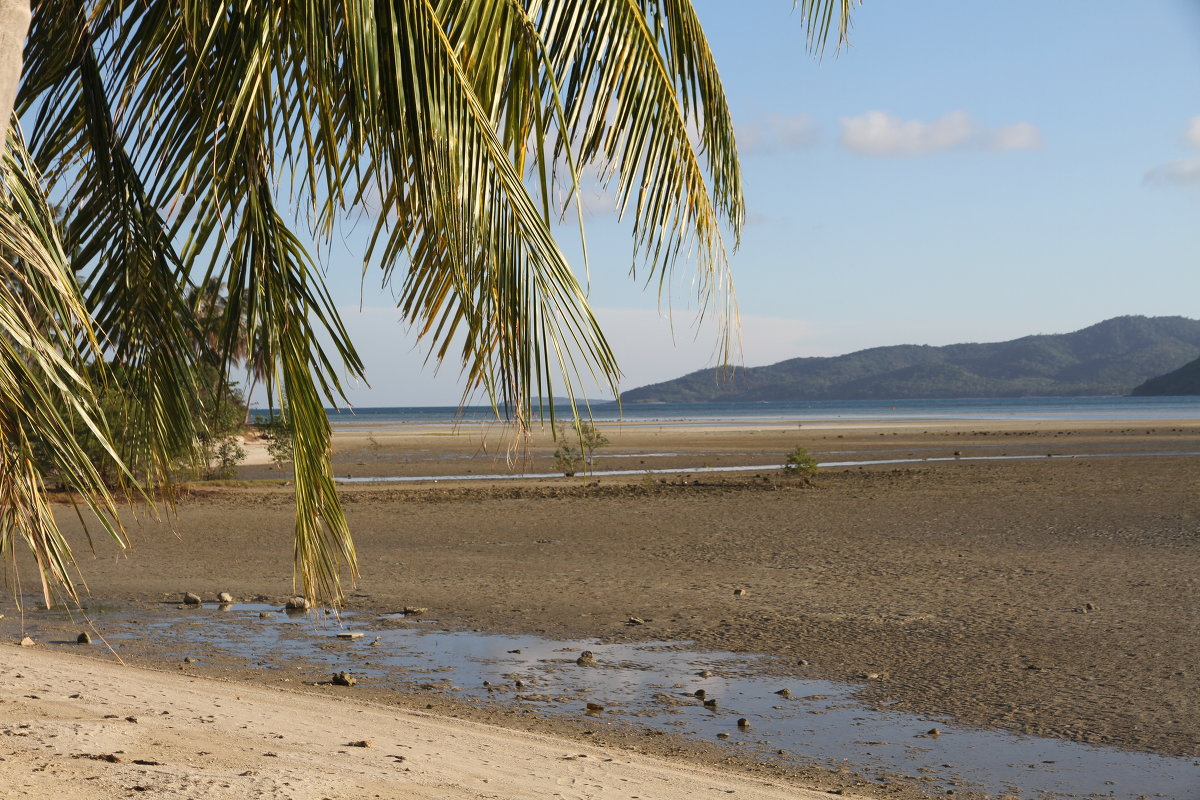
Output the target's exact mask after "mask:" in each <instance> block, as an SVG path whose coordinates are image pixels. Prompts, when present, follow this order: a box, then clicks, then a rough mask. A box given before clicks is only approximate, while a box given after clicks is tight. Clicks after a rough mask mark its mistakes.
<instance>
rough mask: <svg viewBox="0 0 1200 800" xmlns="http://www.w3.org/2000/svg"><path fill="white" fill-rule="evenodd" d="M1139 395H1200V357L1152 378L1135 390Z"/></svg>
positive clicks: (1135, 393)
mask: <svg viewBox="0 0 1200 800" xmlns="http://www.w3.org/2000/svg"><path fill="white" fill-rule="evenodd" d="M1133 394H1134V395H1135V396H1139V397H1148V396H1151V395H1176V396H1180V397H1182V396H1187V395H1200V358H1197V359H1196V360H1195V361H1189V362H1188V363H1186V364H1184V365H1183V366H1182V367H1180V368H1179V369H1177V370H1173V371H1171V372H1168V373H1167V374H1166V375H1159V376H1158V377H1157V378H1151V379H1150V380H1148V381H1146V382H1145V383H1143V384H1142V385H1141V386H1138V387H1136V388H1135V389H1134V390H1133Z"/></svg>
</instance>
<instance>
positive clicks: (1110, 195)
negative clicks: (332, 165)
mask: <svg viewBox="0 0 1200 800" xmlns="http://www.w3.org/2000/svg"><path fill="white" fill-rule="evenodd" d="M693 2H694V5H695V7H696V9H697V13H698V14H699V17H700V20H701V23H702V24H703V26H704V28H705V30H706V31H707V34H708V39H709V43H710V46H711V47H712V50H713V53H714V56H715V59H716V62H717V66H718V68H719V69H720V72H721V77H722V81H723V83H724V86H725V91H726V95H727V97H728V100H729V103H730V106H731V109H732V112H733V117H734V124H735V127H736V130H737V136H738V143H739V152H740V157H741V165H742V172H743V180H744V185H745V196H746V205H747V214H748V219H747V225H746V227H745V229H744V231H743V236H742V243H741V247H740V248H739V249H738V250H737V251H736V252H733V253H731V254H730V265H731V269H732V272H733V276H734V282H735V286H736V297H737V301H738V308H739V312H740V316H741V350H740V353H737V354H735V355H734V358H733V361H734V363H735V364H740V365H743V366H760V365H764V364H771V363H775V362H778V361H782V360H784V359H788V358H794V357H797V356H831V355H840V354H843V353H849V352H853V351H856V350H861V349H864V348H868V347H877V346H884V345H895V344H930V345H940V344H950V343H954V342H989V341H1003V340H1006V339H1013V338H1017V337H1019V336H1024V335H1028V334H1034V333H1064V332H1068V331H1072V330H1077V329H1079V328H1083V327H1086V326H1088V325H1091V324H1094V323H1096V322H1099V321H1101V320H1104V319H1107V318H1109V317H1114V316H1119V315H1125V314H1144V315H1148V316H1158V315H1182V316H1188V317H1193V318H1195V317H1198V316H1200V312H1198V310H1197V302H1198V300H1200V270H1198V269H1197V268H1196V267H1197V260H1198V256H1200V224H1197V217H1198V216H1200V96H1198V93H1197V87H1198V86H1200V81H1198V80H1197V79H1198V78H1200V3H1196V2H1189V1H1188V0H1144V1H1143V2H1141V3H1137V4H1129V3H1098V2H1095V0H1055V2H1050V3H1048V2H1045V0H973V2H969V3H963V2H961V0H957V1H955V2H950V1H949V0H922V2H918V3H896V2H883V1H882V0H866V3H865V4H864V5H863V6H861V7H858V8H857V9H856V10H855V15H854V22H853V27H852V29H851V31H850V43H849V45H848V46H845V47H842V48H841V49H840V50H839V51H838V52H836V53H835V52H834V50H833V48H832V47H830V48H829V49H828V50H827V51H826V52H825V54H824V56H823V57H821V58H817V57H815V56H813V55H811V54H810V53H808V52H807V51H806V49H805V35H804V31H803V29H802V27H801V24H800V19H799V17H798V16H797V15H796V14H795V13H793V11H792V3H791V2H790V0H743V2H737V3H734V2H729V0H693ZM589 207H590V208H592V209H593V210H592V211H590V212H589V215H588V218H587V236H588V252H589V257H590V261H591V284H590V286H591V288H590V302H591V304H592V306H593V308H594V310H595V311H596V314H597V317H598V318H599V320H600V323H601V325H602V326H603V327H604V329H605V332H606V334H607V335H608V338H609V341H610V343H611V345H612V347H613V349H614V351H615V353H616V356H617V359H618V362H619V363H620V366H621V368H622V371H623V373H624V375H623V378H622V380H621V384H620V388H621V389H623V390H628V389H632V388H636V387H638V386H642V385H645V384H647V383H653V382H657V381H662V380H669V379H671V378H674V377H678V376H680V375H683V374H685V373H688V372H692V371H694V370H697V369H702V368H706V367H712V366H713V365H715V364H716V363H717V352H716V350H715V344H716V341H717V339H716V332H715V331H716V326H715V321H714V320H713V319H711V318H708V319H707V320H705V321H703V322H700V323H699V324H698V323H697V315H696V300H695V291H694V289H693V288H692V284H691V281H690V279H691V277H692V276H693V275H694V271H693V270H692V268H691V265H690V264H689V263H687V262H681V263H680V264H678V265H677V267H676V270H675V280H674V281H673V285H672V286H671V291H670V295H669V298H663V299H661V301H660V298H659V296H658V294H657V292H656V291H655V290H654V288H653V287H651V288H650V289H645V288H644V287H643V286H642V285H641V283H639V282H637V281H634V280H631V279H630V277H629V275H628V267H629V264H630V256H631V252H632V241H631V238H630V228H629V226H628V225H627V224H624V223H620V222H618V220H617V219H616V217H615V215H614V214H612V213H608V212H606V211H604V210H603V209H602V208H600V209H597V208H596V204H589ZM560 234H561V236H562V239H563V247H564V250H565V251H566V252H567V253H568V255H571V256H572V257H573V260H574V262H575V263H579V261H580V259H579V258H578V253H577V250H578V248H577V246H576V245H575V236H576V234H574V233H573V231H572V230H571V229H570V228H569V227H567V228H564V229H562V230H561V231H560ZM361 247H362V243H361V241H359V240H358V239H356V238H355V236H353V235H351V236H347V237H346V238H345V239H344V241H341V242H339V243H338V244H337V245H335V247H334V248H333V249H332V251H329V252H328V254H327V258H326V259H325V260H326V264H327V267H328V278H329V282H330V286H331V290H332V292H333V296H334V298H335V300H336V302H337V304H338V306H339V308H340V309H341V310H342V312H343V315H344V319H345V322H346V326H347V328H348V330H349V332H350V334H351V337H352V338H353V339H354V341H355V343H356V344H357V345H358V347H359V349H360V352H361V354H362V356H363V358H364V361H365V364H366V369H367V380H368V381H369V383H370V385H369V386H367V385H360V384H348V385H347V387H346V388H347V394H348V399H349V401H350V403H351V404H352V405H353V406H358V407H367V406H392V405H450V404H455V403H457V402H458V401H459V400H460V397H461V394H462V388H463V382H462V380H461V376H460V374H459V370H458V365H457V364H454V363H447V364H445V365H443V366H442V367H441V369H440V370H439V369H435V368H434V366H433V365H431V364H427V363H425V349H424V347H423V346H422V344H420V343H418V342H417V341H416V337H415V336H414V335H412V333H411V332H410V331H406V330H405V329H404V327H403V326H402V325H401V324H400V322H399V321H398V320H399V314H398V313H397V312H396V310H395V309H394V307H393V304H392V302H391V297H390V295H389V294H388V293H386V292H380V291H378V290H377V288H376V287H375V286H374V284H369V285H367V286H363V285H362V283H361V281H360V278H361V268H360V264H361V258H362V252H361ZM668 309H670V312H671V313H670V314H668V313H667V310H668ZM587 393H588V394H589V395H591V396H592V397H595V398H599V399H603V398H604V397H605V396H606V394H605V392H604V391H603V390H602V389H600V388H590V389H588V390H587ZM608 397H611V395H608ZM476 400H477V401H478V400H482V398H476Z"/></svg>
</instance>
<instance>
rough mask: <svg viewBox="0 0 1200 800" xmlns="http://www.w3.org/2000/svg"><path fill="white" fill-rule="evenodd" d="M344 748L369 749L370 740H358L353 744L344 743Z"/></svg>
mask: <svg viewBox="0 0 1200 800" xmlns="http://www.w3.org/2000/svg"><path fill="white" fill-rule="evenodd" d="M346 747H371V740H370V739H358V740H357V741H353V742H346Z"/></svg>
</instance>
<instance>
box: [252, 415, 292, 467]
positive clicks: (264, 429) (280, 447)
mask: <svg viewBox="0 0 1200 800" xmlns="http://www.w3.org/2000/svg"><path fill="white" fill-rule="evenodd" d="M257 427H258V430H259V433H260V434H261V435H262V438H263V439H264V440H265V441H266V443H267V455H269V456H270V457H271V460H272V461H274V462H275V463H276V464H278V465H280V466H282V465H283V464H285V463H287V462H288V461H291V460H292V459H293V458H294V455H295V448H294V447H293V445H292V429H291V428H290V427H288V425H287V423H285V422H284V421H283V420H280V419H274V418H273V419H271V420H270V421H269V422H260V423H258V425H257Z"/></svg>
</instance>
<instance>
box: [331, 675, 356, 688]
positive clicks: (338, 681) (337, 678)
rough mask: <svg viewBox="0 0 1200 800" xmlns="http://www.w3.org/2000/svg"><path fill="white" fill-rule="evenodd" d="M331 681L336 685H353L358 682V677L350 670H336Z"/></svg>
mask: <svg viewBox="0 0 1200 800" xmlns="http://www.w3.org/2000/svg"><path fill="white" fill-rule="evenodd" d="M329 682H330V683H332V684H333V685H334V686H353V685H354V684H356V683H358V678H356V677H354V676H353V675H351V674H350V673H349V672H335V673H333V676H332V677H331V678H330V679H329Z"/></svg>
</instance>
